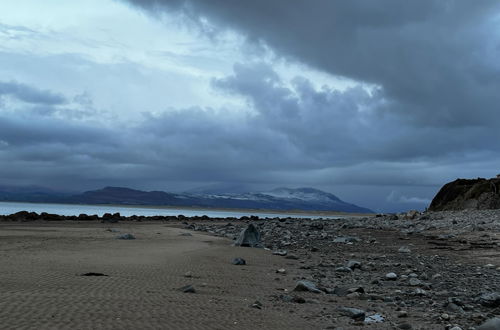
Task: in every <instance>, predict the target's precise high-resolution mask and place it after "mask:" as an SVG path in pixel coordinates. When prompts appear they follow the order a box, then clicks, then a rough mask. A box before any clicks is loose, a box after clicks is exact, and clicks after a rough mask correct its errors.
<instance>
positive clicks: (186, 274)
mask: <svg viewBox="0 0 500 330" xmlns="http://www.w3.org/2000/svg"><path fill="white" fill-rule="evenodd" d="M184 277H188V278H191V277H193V273H192V272H191V271H187V272H186V273H184Z"/></svg>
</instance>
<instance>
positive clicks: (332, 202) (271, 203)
mask: <svg viewBox="0 0 500 330" xmlns="http://www.w3.org/2000/svg"><path fill="white" fill-rule="evenodd" d="M68 202H71V203H82V204H127V205H169V206H189V207H208V208H242V209H266V210H281V211H291V210H303V211H339V212H357V213H373V211H371V210H369V209H367V208H363V207H360V206H357V205H354V204H350V203H346V202H344V201H342V200H340V199H339V198H338V197H337V196H335V195H333V194H330V193H326V192H324V191H321V190H317V189H312V188H299V189H290V188H279V189H275V190H272V191H269V192H259V193H243V194H207V193H167V192H163V191H149V192H147V191H141V190H134V189H128V188H120V187H106V188H104V189H100V190H93V191H87V192H85V193H83V194H80V195H75V196H71V197H70V198H69V199H68Z"/></svg>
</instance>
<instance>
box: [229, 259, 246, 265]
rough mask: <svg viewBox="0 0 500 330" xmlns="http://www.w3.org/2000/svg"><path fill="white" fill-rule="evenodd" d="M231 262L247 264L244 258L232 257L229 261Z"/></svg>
mask: <svg viewBox="0 0 500 330" xmlns="http://www.w3.org/2000/svg"><path fill="white" fill-rule="evenodd" d="M231 263H232V264H233V265H237V266H243V265H246V264H247V262H246V260H245V259H243V258H234V259H233V261H231Z"/></svg>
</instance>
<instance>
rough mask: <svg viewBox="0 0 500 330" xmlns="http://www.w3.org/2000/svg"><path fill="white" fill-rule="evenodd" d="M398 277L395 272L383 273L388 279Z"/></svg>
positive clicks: (392, 279)
mask: <svg viewBox="0 0 500 330" xmlns="http://www.w3.org/2000/svg"><path fill="white" fill-rule="evenodd" d="M397 278H398V275H396V273H387V274H385V279H386V280H389V281H395V280H396V279H397Z"/></svg>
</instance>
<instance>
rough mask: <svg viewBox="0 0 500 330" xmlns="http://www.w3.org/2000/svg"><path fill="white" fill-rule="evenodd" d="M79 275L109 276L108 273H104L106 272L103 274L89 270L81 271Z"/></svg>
mask: <svg viewBox="0 0 500 330" xmlns="http://www.w3.org/2000/svg"><path fill="white" fill-rule="evenodd" d="M80 276H109V275H106V274H103V273H94V272H90V273H83V274H81V275H80Z"/></svg>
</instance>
